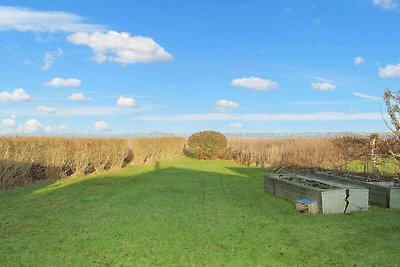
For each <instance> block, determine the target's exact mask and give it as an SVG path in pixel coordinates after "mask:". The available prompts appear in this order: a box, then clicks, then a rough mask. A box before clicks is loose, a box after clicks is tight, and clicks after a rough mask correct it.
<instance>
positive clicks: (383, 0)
mask: <svg viewBox="0 0 400 267" xmlns="http://www.w3.org/2000/svg"><path fill="white" fill-rule="evenodd" d="M372 3H373V4H374V5H376V6H379V7H380V8H382V9H386V10H394V9H397V7H398V4H397V3H396V1H395V0H372Z"/></svg>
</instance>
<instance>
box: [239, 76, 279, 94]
mask: <svg viewBox="0 0 400 267" xmlns="http://www.w3.org/2000/svg"><path fill="white" fill-rule="evenodd" d="M231 85H232V86H235V87H244V88H248V89H252V90H257V91H263V90H272V89H276V88H278V86H279V84H278V83H277V82H275V81H271V80H266V79H261V78H258V77H249V78H238V79H233V80H232V82H231Z"/></svg>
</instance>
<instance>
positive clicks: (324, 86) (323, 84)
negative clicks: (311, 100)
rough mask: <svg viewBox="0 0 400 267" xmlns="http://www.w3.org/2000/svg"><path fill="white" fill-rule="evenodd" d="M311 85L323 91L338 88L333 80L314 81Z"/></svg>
mask: <svg viewBox="0 0 400 267" xmlns="http://www.w3.org/2000/svg"><path fill="white" fill-rule="evenodd" d="M311 87H312V88H313V89H316V90H321V91H331V90H334V89H336V85H334V84H333V83H331V82H320V83H312V84H311Z"/></svg>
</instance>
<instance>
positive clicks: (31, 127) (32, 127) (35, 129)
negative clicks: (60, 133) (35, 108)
mask: <svg viewBox="0 0 400 267" xmlns="http://www.w3.org/2000/svg"><path fill="white" fill-rule="evenodd" d="M17 131H18V132H21V133H27V134H33V133H39V132H51V131H52V129H51V128H50V127H48V126H44V125H43V124H41V123H40V122H39V121H38V120H35V119H30V120H27V121H25V122H24V124H23V125H20V126H18V129H17Z"/></svg>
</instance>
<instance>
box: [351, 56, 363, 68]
mask: <svg viewBox="0 0 400 267" xmlns="http://www.w3.org/2000/svg"><path fill="white" fill-rule="evenodd" d="M364 63H365V60H364V58H363V57H361V56H358V57H356V58H355V59H354V65H356V66H358V65H361V64H364Z"/></svg>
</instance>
